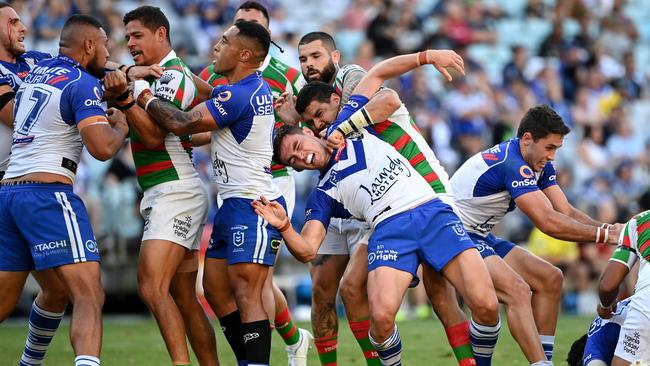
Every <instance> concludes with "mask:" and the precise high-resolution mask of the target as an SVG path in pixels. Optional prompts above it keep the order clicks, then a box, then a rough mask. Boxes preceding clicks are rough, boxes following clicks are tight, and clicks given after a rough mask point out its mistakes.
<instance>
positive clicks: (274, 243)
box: [269, 239, 282, 254]
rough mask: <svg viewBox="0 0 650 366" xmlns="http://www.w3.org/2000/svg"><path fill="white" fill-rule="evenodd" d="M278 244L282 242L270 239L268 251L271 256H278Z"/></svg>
mask: <svg viewBox="0 0 650 366" xmlns="http://www.w3.org/2000/svg"><path fill="white" fill-rule="evenodd" d="M280 244H282V240H280V239H271V245H270V248H269V251H270V252H271V254H278V250H280Z"/></svg>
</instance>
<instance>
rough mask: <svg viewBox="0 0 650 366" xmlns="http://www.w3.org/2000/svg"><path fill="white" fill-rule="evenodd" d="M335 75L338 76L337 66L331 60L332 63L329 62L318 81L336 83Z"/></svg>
mask: <svg viewBox="0 0 650 366" xmlns="http://www.w3.org/2000/svg"><path fill="white" fill-rule="evenodd" d="M334 75H336V65H334V62H333V61H332V59H330V62H328V63H327V65H326V66H325V68H324V69H323V70H322V71H321V72H320V75H319V76H320V77H319V78H318V81H322V82H324V83H327V84H330V83H331V82H333V81H334Z"/></svg>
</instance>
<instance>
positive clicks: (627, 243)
mask: <svg viewBox="0 0 650 366" xmlns="http://www.w3.org/2000/svg"><path fill="white" fill-rule="evenodd" d="M623 246H624V247H626V248H631V247H632V243H630V235H629V234H628V235H623Z"/></svg>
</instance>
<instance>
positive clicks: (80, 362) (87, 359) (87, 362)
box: [74, 355, 99, 366]
mask: <svg viewBox="0 0 650 366" xmlns="http://www.w3.org/2000/svg"><path fill="white" fill-rule="evenodd" d="M74 366H99V358H97V357H95V356H86V355H79V356H77V357H75V358H74Z"/></svg>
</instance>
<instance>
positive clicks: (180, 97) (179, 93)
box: [174, 88, 185, 108]
mask: <svg viewBox="0 0 650 366" xmlns="http://www.w3.org/2000/svg"><path fill="white" fill-rule="evenodd" d="M184 96H185V91H184V90H183V88H178V89H176V96H174V99H176V100H177V101H179V102H180V103H181V105H179V107H180V108H183V97H184Z"/></svg>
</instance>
